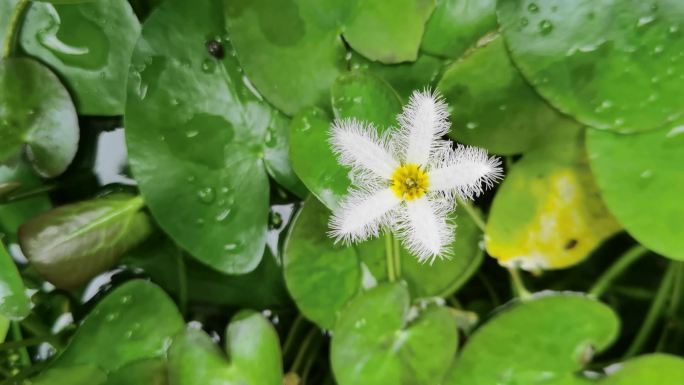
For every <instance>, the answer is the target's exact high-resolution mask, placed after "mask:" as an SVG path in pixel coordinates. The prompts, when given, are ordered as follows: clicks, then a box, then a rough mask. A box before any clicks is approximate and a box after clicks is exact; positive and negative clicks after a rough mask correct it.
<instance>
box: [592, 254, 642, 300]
mask: <svg viewBox="0 0 684 385" xmlns="http://www.w3.org/2000/svg"><path fill="white" fill-rule="evenodd" d="M646 253H648V249H646V248H645V247H643V246H641V245H635V246H634V247H632V248H631V249H629V250H627V251H626V252H625V253H624V254H622V255H621V256H620V258H618V259H617V261H615V262H614V263H613V264H612V265H611V266H610V267H609V268H608V269H607V270H606V271H604V272H603V274H602V275H601V276H600V277H599V278H598V280H597V281H596V283H595V284H594V286H592V288H591V289H589V295H593V296H595V297H600V296H601V295H602V294H603V293H604V292H605V291H606V289H607V288H608V287H609V286H610V285H611V284H612V283H613V281H615V279H616V278H617V277H619V276H620V274H622V273H623V272H624V271H625V270H627V268H629V267H630V266H631V265H632V264H633V263H634V262H636V261H637V260H638V259H639V258H640V257H642V256H644V255H646Z"/></svg>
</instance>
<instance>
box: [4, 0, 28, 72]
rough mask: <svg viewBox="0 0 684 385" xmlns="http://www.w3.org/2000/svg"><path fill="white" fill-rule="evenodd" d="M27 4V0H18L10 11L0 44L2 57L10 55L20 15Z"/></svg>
mask: <svg viewBox="0 0 684 385" xmlns="http://www.w3.org/2000/svg"><path fill="white" fill-rule="evenodd" d="M28 5H29V0H19V2H18V3H17V5H16V6H15V7H14V10H13V11H12V16H11V18H10V22H9V25H8V26H7V33H6V34H5V41H4V42H3V45H2V58H3V59H7V58H8V57H10V56H11V55H12V50H13V49H14V42H15V40H16V39H17V36H16V35H17V31H18V30H19V24H20V23H19V22H20V21H21V17H22V15H23V14H24V11H25V10H26V7H28Z"/></svg>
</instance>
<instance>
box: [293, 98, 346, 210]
mask: <svg viewBox="0 0 684 385" xmlns="http://www.w3.org/2000/svg"><path fill="white" fill-rule="evenodd" d="M331 123H332V121H331V118H330V117H329V115H328V114H327V113H326V112H325V111H323V110H321V109H320V108H318V107H311V108H306V109H304V110H302V111H301V112H300V113H298V114H297V115H295V116H294V117H293V118H292V122H291V123H290V159H292V168H293V169H294V170H295V172H296V173H297V176H299V178H300V179H301V180H302V182H303V183H304V185H305V186H306V187H307V188H308V189H309V191H311V193H312V194H313V195H315V196H316V198H318V200H320V201H321V202H323V203H325V205H326V206H328V207H331V208H333V207H337V205H338V204H339V202H340V201H341V200H342V198H344V196H345V195H346V194H347V190H348V189H349V185H350V182H349V178H348V177H347V174H348V173H349V169H348V168H345V167H342V166H340V164H339V163H337V157H336V156H335V154H334V153H333V151H332V148H331V147H330V144H329V142H328V139H329V137H330V134H329V130H330V124H331Z"/></svg>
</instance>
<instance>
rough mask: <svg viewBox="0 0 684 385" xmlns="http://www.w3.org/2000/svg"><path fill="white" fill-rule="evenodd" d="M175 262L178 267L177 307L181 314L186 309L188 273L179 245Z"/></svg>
mask: <svg viewBox="0 0 684 385" xmlns="http://www.w3.org/2000/svg"><path fill="white" fill-rule="evenodd" d="M176 262H177V267H178V271H177V272H178V308H179V309H180V312H181V314H183V315H185V314H186V312H187V310H188V309H187V307H188V278H187V276H188V275H187V271H186V267H185V259H183V250H181V248H180V247H177V252H176Z"/></svg>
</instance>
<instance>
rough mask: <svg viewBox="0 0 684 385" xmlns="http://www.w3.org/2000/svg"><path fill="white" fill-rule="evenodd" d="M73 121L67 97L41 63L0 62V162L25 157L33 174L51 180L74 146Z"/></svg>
mask: <svg viewBox="0 0 684 385" xmlns="http://www.w3.org/2000/svg"><path fill="white" fill-rule="evenodd" d="M78 137H79V132H78V120H77V117H76V110H75V109H74V105H73V103H72V102H71V98H70V97H69V93H68V92H67V90H66V89H65V88H64V86H63V85H62V83H60V81H59V79H57V77H56V76H55V75H54V74H53V73H52V72H50V70H49V69H47V68H46V67H45V66H43V65H42V64H40V63H38V62H37V61H34V60H31V59H26V58H9V59H4V60H0V162H3V161H6V160H8V159H9V158H11V157H13V156H17V155H19V154H20V152H21V150H22V149H23V148H24V147H26V154H27V156H28V158H29V160H30V161H31V164H32V165H33V167H34V168H35V170H36V171H37V172H38V173H40V174H41V175H42V176H45V177H53V176H57V175H59V174H61V173H62V172H64V170H66V168H67V166H68V165H69V163H71V161H72V160H73V158H74V155H76V149H77V148H78Z"/></svg>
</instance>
